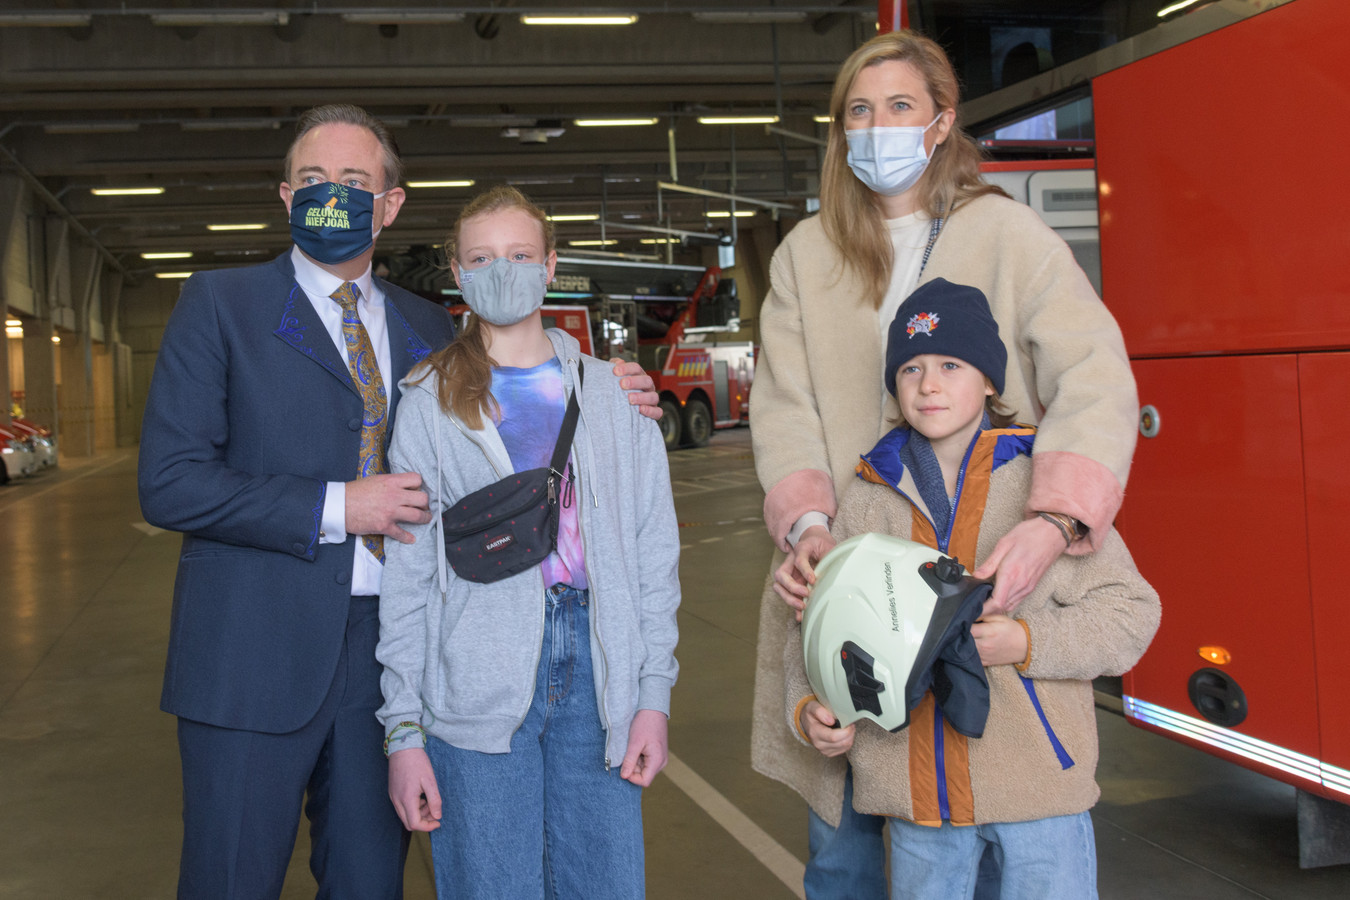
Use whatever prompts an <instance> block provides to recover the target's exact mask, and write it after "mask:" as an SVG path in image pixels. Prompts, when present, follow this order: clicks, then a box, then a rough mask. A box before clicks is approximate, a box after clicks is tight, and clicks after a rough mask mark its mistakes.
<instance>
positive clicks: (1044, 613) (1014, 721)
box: [784, 278, 1160, 900]
mask: <svg viewBox="0 0 1350 900" xmlns="http://www.w3.org/2000/svg"><path fill="white" fill-rule="evenodd" d="M1006 364H1007V350H1006V348H1005V347H1004V345H1003V342H1002V341H1001V339H1000V338H999V334H998V325H997V323H995V321H994V319H993V316H992V314H991V313H990V310H989V303H988V301H987V300H986V298H985V296H984V294H983V293H982V292H981V291H979V290H978V289H977V288H973V287H967V286H963V285H956V284H952V283H950V282H948V281H945V280H943V279H940V278H939V279H934V280H933V281H931V282H928V283H927V284H925V285H923V286H921V287H919V288H918V289H916V290H915V291H914V293H912V294H911V295H910V296H909V298H908V299H906V300H905V302H904V303H903V304H902V305H901V306H900V309H899V311H898V312H897V313H896V317H895V321H894V322H892V324H891V327H890V330H889V334H888V341H887V346H886V370H885V372H886V374H885V378H886V388H887V390H889V391H890V392H891V393H892V394H893V395H894V396H895V398H896V400H897V401H898V402H899V406H900V414H901V417H902V419H903V422H902V424H900V425H899V426H898V427H896V428H894V429H892V430H891V431H890V432H889V433H887V434H886V435H885V436H884V437H882V438H881V440H880V441H879V442H878V443H877V445H876V446H875V447H874V448H873V449H872V450H871V451H870V452H869V453H867V454H866V455H864V456H863V457H862V462H861V463H859V465H858V477H859V481H856V482H854V484H853V485H852V486H851V487H850V488H849V490H848V491H847V492H846V493H845V495H844V498H843V500H842V501H841V502H840V505H839V512H838V515H837V516H836V518H835V520H834V523H833V525H832V528H831V532H832V536H833V537H834V538H835V539H837V540H843V539H845V538H848V537H852V536H854V535H857V534H863V533H866V532H884V533H887V534H892V535H896V536H899V537H904V538H908V539H910V540H913V541H917V542H919V543H922V544H925V545H927V546H930V547H936V548H937V549H939V550H941V551H942V552H944V553H946V554H947V555H949V556H954V557H956V558H957V559H958V560H959V561H960V562H961V563H963V564H964V565H965V566H966V568H967V569H968V570H973V569H974V568H975V567H976V566H977V565H978V564H979V563H980V562H982V561H983V560H984V559H985V558H986V557H987V556H988V555H989V553H990V552H991V551H992V550H993V548H994V545H995V543H997V541H998V539H999V538H1000V537H1002V536H1003V535H1004V534H1006V533H1007V532H1008V531H1009V530H1010V529H1012V527H1013V526H1015V525H1016V524H1017V523H1018V522H1020V521H1022V519H1023V518H1024V517H1025V516H1026V515H1028V514H1029V513H1028V512H1027V511H1026V508H1025V505H1026V501H1027V496H1028V489H1029V486H1030V484H1031V452H1032V446H1033V443H1034V441H1035V429H1034V428H1032V427H1029V426H1022V425H1016V426H1010V425H1009V423H1010V422H1011V416H1010V415H1007V414H1006V412H1005V410H1003V409H1002V407H1001V405H1000V403H999V399H998V397H999V392H1000V391H1001V390H1002V388H1003V383H1004V369H1005V367H1006ZM1042 515H1044V516H1046V517H1049V520H1050V521H1051V522H1052V524H1055V525H1056V527H1058V528H1060V529H1061V531H1062V532H1063V534H1064V538H1065V541H1066V543H1067V542H1072V541H1073V540H1074V539H1075V537H1076V536H1075V534H1074V532H1073V531H1072V530H1071V529H1070V527H1069V525H1068V523H1065V522H1060V521H1058V520H1057V519H1056V517H1054V516H1052V515H1050V514H1048V513H1046V514H1042ZM802 574H803V576H805V577H806V578H807V579H808V580H814V579H813V575H812V573H810V572H803V573H802ZM1159 615H1160V608H1159V605H1158V595H1157V593H1156V592H1155V591H1154V590H1153V589H1152V588H1151V587H1149V585H1148V583H1147V582H1145V581H1144V579H1143V577H1142V576H1140V574H1139V572H1138V570H1137V569H1136V568H1135V566H1134V562H1133V560H1131V558H1130V555H1129V552H1128V551H1127V550H1126V549H1125V545H1124V543H1123V542H1122V541H1121V539H1120V536H1119V535H1118V534H1116V533H1115V532H1114V531H1112V532H1111V533H1110V534H1109V535H1108V536H1107V537H1106V539H1105V540H1104V541H1103V543H1102V546H1101V549H1100V550H1098V551H1097V552H1096V553H1094V554H1091V555H1087V556H1069V555H1064V556H1061V557H1060V558H1059V559H1058V560H1057V561H1056V562H1055V563H1054V564H1053V565H1052V566H1051V567H1050V569H1049V570H1048V571H1047V572H1046V574H1045V577H1044V578H1042V579H1041V582H1040V583H1039V584H1038V585H1037V587H1036V589H1035V590H1034V591H1033V592H1032V594H1031V595H1030V596H1029V597H1028V598H1027V599H1026V600H1025V601H1024V602H1023V603H1022V605H1021V606H1020V607H1018V609H1017V613H1016V617H1015V618H1009V617H1007V616H1003V615H993V614H988V615H985V616H984V617H982V618H981V620H980V621H979V622H978V623H976V624H975V625H974V626H973V627H972V629H971V633H972V635H973V636H974V638H975V641H976V644H977V646H978V648H979V652H980V660H981V662H982V663H983V664H984V666H985V674H986V676H987V677H988V680H989V688H990V710H989V719H988V723H987V724H986V726H985V730H984V734H983V736H982V737H980V738H978V739H976V738H966V737H965V736H963V735H961V734H959V733H957V732H956V731H955V730H953V729H952V727H951V725H950V724H949V723H947V722H944V720H943V714H942V709H941V707H940V706H938V705H937V704H936V702H935V701H934V698H933V695H932V693H931V692H930V693H929V694H927V695H926V696H925V697H924V699H923V701H922V702H921V703H920V704H919V706H918V707H917V708H915V709H914V710H913V711H911V713H910V724H909V727H908V728H905V729H904V730H902V731H900V732H898V733H895V734H891V733H889V732H887V731H885V730H883V729H882V728H880V727H879V726H877V725H876V724H875V723H873V722H871V721H868V720H863V721H862V722H861V723H860V724H858V725H850V726H848V727H847V728H836V727H834V725H835V724H836V719H835V717H834V715H833V714H832V713H831V712H830V711H829V710H828V709H826V708H825V707H824V706H822V705H821V704H820V703H819V701H817V700H816V699H815V698H814V696H813V695H812V692H811V687H810V685H809V684H808V683H807V681H806V676H805V670H804V666H803V664H802V653H801V646H800V631H799V629H798V630H794V632H793V634H792V636H791V637H790V638H789V646H788V647H787V648H786V649H785V653H784V656H785V659H786V660H787V663H788V671H787V716H788V720H789V722H790V723H791V726H792V727H793V729H794V730H795V731H796V732H797V734H798V736H799V738H800V739H801V740H803V741H805V742H807V743H809V744H811V745H812V746H814V747H815V748H816V749H818V750H820V751H821V752H822V753H824V754H826V755H828V756H838V755H841V754H844V753H847V755H848V762H849V764H850V765H851V767H852V770H853V805H854V808H855V809H857V810H858V811H859V812H864V813H871V814H874V815H885V816H889V817H892V818H891V819H890V834H891V897H892V900H900V898H916V900H918V898H922V900H930V898H939V897H941V898H945V897H953V898H956V897H964V898H969V897H972V896H974V891H975V882H976V875H977V872H978V869H979V862H980V857H981V855H982V854H983V852H984V849H985V846H986V845H993V852H994V856H995V858H996V859H997V861H998V862H999V863H1000V865H1001V879H1002V886H1001V896H1002V897H1003V900H1012V898H1017V897H1027V898H1032V897H1034V898H1073V900H1081V898H1088V897H1096V896H1097V889H1096V874H1097V863H1096V851H1095V848H1094V844H1093V835H1092V821H1091V819H1090V818H1089V816H1088V812H1087V811H1088V810H1089V809H1090V808H1091V807H1092V806H1093V804H1094V803H1096V801H1097V797H1098V796H1099V794H1100V791H1099V790H1098V787H1097V783H1096V781H1095V779H1094V773H1095V770H1096V765H1097V728H1096V720H1095V717H1094V712H1093V702H1092V684H1091V680H1092V679H1093V678H1095V677H1097V676H1099V675H1107V674H1120V673H1122V672H1124V671H1125V670H1126V669H1128V668H1130V667H1131V666H1132V665H1134V663H1135V662H1136V661H1137V660H1138V659H1139V657H1140V656H1141V655H1143V652H1144V650H1145V648H1147V647H1148V644H1149V641H1150V640H1151V639H1152V637H1153V633H1154V632H1155V631H1156V630H1157V627H1158V620H1159ZM793 640H796V641H797V645H796V646H795V647H793V646H791V642H792V641H793ZM841 811H842V809H841V810H839V811H834V813H833V818H835V819H836V820H837V819H838V816H839V814H840V812H841ZM817 812H820V813H821V814H822V815H824V812H823V811H820V810H817ZM826 818H827V819H828V818H830V817H828V816H827V817H826ZM959 826H973V827H959Z"/></svg>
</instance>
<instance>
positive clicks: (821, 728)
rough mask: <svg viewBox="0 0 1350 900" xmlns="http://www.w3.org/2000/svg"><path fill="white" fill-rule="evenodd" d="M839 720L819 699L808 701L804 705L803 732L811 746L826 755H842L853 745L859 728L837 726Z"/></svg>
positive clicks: (802, 715) (802, 716)
mask: <svg viewBox="0 0 1350 900" xmlns="http://www.w3.org/2000/svg"><path fill="white" fill-rule="evenodd" d="M838 721H839V720H838V719H836V718H835V717H834V713H832V712H830V711H829V710H828V709H826V708H825V706H824V704H822V703H821V702H820V701H819V700H811V701H808V702H807V704H806V706H804V707H802V714H801V726H802V732H803V733H805V735H806V738H807V740H809V741H810V742H811V746H812V747H815V748H816V749H817V750H819V751H820V752H821V753H823V754H825V755H826V756H842V755H843V754H845V753H847V752H848V751H849V748H850V747H852V746H853V734H854V732H855V731H857V729H856V728H855V727H854V726H852V725H848V726H845V727H844V728H836V727H834V726H835V724H836V723H837V722H838Z"/></svg>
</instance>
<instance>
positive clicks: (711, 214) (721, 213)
mask: <svg viewBox="0 0 1350 900" xmlns="http://www.w3.org/2000/svg"><path fill="white" fill-rule="evenodd" d="M754 214H755V211H754V210H753V209H738V210H736V218H738V219H748V218H750V217H751V216H753V215H754ZM703 215H705V216H707V217H708V218H709V219H730V218H731V211H730V210H726V209H710V210H708V211H707V212H705V213H704V214H703Z"/></svg>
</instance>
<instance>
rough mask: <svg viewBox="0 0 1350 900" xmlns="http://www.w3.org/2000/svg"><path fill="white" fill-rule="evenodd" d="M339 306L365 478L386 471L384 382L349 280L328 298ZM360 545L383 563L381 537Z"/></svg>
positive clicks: (365, 539) (364, 540) (372, 536)
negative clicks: (357, 397) (357, 396)
mask: <svg viewBox="0 0 1350 900" xmlns="http://www.w3.org/2000/svg"><path fill="white" fill-rule="evenodd" d="M329 296H330V297H332V298H333V300H334V301H335V302H336V303H337V305H338V306H341V307H342V340H343V342H344V343H345V344H346V345H347V368H348V369H349V370H351V373H352V381H353V382H355V383H356V389H357V390H358V391H360V392H361V401H362V403H363V405H364V406H365V413H364V415H363V416H362V418H361V458H360V459H361V470H360V472H358V473H357V474H358V476H359V477H361V478H367V477H369V476H371V475H379V474H381V473H382V472H384V471H385V470H386V468H387V467H386V465H385V461H384V447H385V435H386V433H387V432H388V430H389V428H388V426H389V401H388V398H387V397H386V396H385V392H384V379H382V378H381V377H380V367H379V365H378V364H377V363H376V361H375V348H374V347H373V346H372V345H371V343H370V335H368V334H366V326H364V325H362V324H361V317H360V316H358V315H357V314H356V301H357V300H358V299H359V298H360V296H361V289H360V288H359V287H357V286H356V285H354V284H352V283H351V282H350V281H344V282H343V283H342V287H340V288H338V289H337V290H336V291H333V293H332V294H330V295H329ZM361 543H363V544H365V546H366V549H367V550H369V551H370V552H371V553H372V554H374V555H375V558H376V559H378V560H379V561H380V562H384V535H382V534H363V535H362V536H361Z"/></svg>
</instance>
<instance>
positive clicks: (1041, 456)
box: [766, 450, 1125, 556]
mask: <svg viewBox="0 0 1350 900" xmlns="http://www.w3.org/2000/svg"><path fill="white" fill-rule="evenodd" d="M1031 465H1032V468H1031V496H1030V497H1028V498H1027V515H1029V516H1030V515H1034V514H1035V513H1036V512H1039V511H1044V512H1057V513H1066V514H1068V515H1070V516H1073V517H1074V518H1075V519H1077V520H1078V521H1080V522H1082V523H1083V524H1084V525H1086V526H1087V527H1088V535H1087V539H1086V540H1083V541H1078V542H1076V543H1075V544H1073V546H1071V547H1070V548H1069V550H1068V552H1069V553H1070V554H1072V555H1075V556H1077V555H1080V554H1084V553H1091V552H1093V551H1094V550H1096V549H1097V548H1098V547H1100V546H1101V542H1102V540H1103V539H1104V538H1105V537H1106V533H1107V531H1108V530H1110V528H1111V523H1112V522H1114V521H1115V518H1116V513H1117V512H1118V511H1119V510H1120V504H1121V501H1122V500H1124V499H1125V491H1124V490H1123V489H1122V488H1121V486H1120V482H1119V481H1117V480H1116V476H1115V475H1113V474H1111V470H1110V469H1108V468H1107V467H1106V466H1104V465H1102V464H1101V463H1099V462H1097V461H1096V460H1092V459H1088V458H1087V457H1086V456H1080V455H1078V454H1077V453H1069V452H1067V451H1064V450H1051V451H1048V452H1046V453H1034V454H1032V457H1031ZM766 506H767V501H766ZM789 527H790V526H789Z"/></svg>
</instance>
